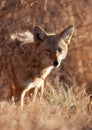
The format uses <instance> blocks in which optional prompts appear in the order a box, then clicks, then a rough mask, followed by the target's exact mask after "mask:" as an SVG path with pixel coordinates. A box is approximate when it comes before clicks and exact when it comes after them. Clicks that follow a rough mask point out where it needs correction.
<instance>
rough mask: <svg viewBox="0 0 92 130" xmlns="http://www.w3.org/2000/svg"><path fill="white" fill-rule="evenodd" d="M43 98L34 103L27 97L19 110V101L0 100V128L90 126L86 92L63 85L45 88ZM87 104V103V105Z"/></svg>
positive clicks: (70, 129) (86, 129)
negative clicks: (56, 87) (48, 89)
mask: <svg viewBox="0 0 92 130" xmlns="http://www.w3.org/2000/svg"><path fill="white" fill-rule="evenodd" d="M45 93H46V98H43V100H42V101H39V98H38V99H37V100H36V102H35V103H32V102H31V101H30V99H28V100H27V103H26V104H25V106H24V110H23V111H21V108H20V103H17V104H15V103H14V102H13V101H8V102H6V101H2V102H0V129H1V130H91V129H92V115H91V113H92V111H91V109H89V108H91V106H90V105H89V103H90V100H89V96H88V95H87V94H86V93H85V91H84V90H81V91H79V92H77V93H76V92H75V91H73V89H68V90H67V92H66V91H65V90H64V89H61V91H59V92H57V91H54V93H51V92H48V91H45ZM89 106H90V107H89Z"/></svg>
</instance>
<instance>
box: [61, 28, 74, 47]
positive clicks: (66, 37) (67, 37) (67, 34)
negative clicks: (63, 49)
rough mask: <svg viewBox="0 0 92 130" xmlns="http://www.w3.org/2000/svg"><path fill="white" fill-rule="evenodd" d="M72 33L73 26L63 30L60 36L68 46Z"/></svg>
mask: <svg viewBox="0 0 92 130" xmlns="http://www.w3.org/2000/svg"><path fill="white" fill-rule="evenodd" d="M73 33H74V26H73V25H71V26H69V27H68V28H67V29H65V30H64V31H63V32H62V33H61V34H60V36H61V37H62V38H63V39H64V41H65V42H66V43H67V44H69V43H70V41H71V38H72V35H73Z"/></svg>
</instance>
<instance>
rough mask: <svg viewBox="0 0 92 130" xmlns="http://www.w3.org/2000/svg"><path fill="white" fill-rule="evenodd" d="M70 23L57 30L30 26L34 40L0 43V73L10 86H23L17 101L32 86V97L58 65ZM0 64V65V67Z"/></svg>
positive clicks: (14, 91)
mask: <svg viewBox="0 0 92 130" xmlns="http://www.w3.org/2000/svg"><path fill="white" fill-rule="evenodd" d="M73 32H74V27H73V26H70V27H68V28H67V29H66V30H64V31H63V32H62V33H60V34H55V35H50V34H47V33H46V32H45V31H44V30H43V29H42V28H41V27H39V26H36V27H35V28H34V34H33V36H34V42H32V43H26V44H22V43H21V42H16V41H15V42H10V43H5V44H1V45H0V59H1V62H0V72H1V73H0V74H1V77H7V79H8V81H9V82H10V84H11V88H12V90H13V96H15V95H14V94H16V93H17V90H18V89H23V92H22V95H21V104H22V105H23V99H24V96H25V94H26V92H27V91H29V90H30V89H31V88H35V97H36V94H37V91H38V88H39V87H41V88H42V89H41V96H42V95H43V88H44V80H45V78H46V77H47V75H48V74H49V73H50V71H51V70H52V69H53V68H57V67H59V66H60V64H61V61H62V60H63V59H65V58H66V56H67V52H68V44H69V43H70V40H71V37H72V34H73ZM2 68H3V69H2Z"/></svg>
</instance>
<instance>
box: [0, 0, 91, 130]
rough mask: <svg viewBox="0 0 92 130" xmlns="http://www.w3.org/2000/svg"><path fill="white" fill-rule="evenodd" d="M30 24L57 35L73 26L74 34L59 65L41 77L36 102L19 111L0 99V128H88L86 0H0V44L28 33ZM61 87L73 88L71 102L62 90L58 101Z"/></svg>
mask: <svg viewBox="0 0 92 130" xmlns="http://www.w3.org/2000/svg"><path fill="white" fill-rule="evenodd" d="M35 25H40V26H41V27H43V28H44V29H45V30H46V31H47V32H49V33H53V32H56V33H58V32H60V31H62V30H63V29H65V28H66V27H68V26H70V25H74V26H75V33H74V36H73V38H72V41H71V45H70V47H69V53H68V56H67V58H66V60H64V61H63V62H62V64H61V66H60V68H59V69H57V70H53V71H52V72H51V74H50V75H49V76H48V77H47V79H46V85H45V86H46V90H45V91H46V92H45V94H44V99H43V101H42V102H39V100H38V101H37V102H36V103H35V104H32V103H30V102H29V103H28V105H25V109H24V112H21V110H20V106H19V103H18V104H17V105H15V104H14V102H13V101H9V102H6V100H4V101H1V102H0V129H2V130H8V129H10V130H12V129H13V130H18V129H19V130H21V129H22V130H69V129H71V130H91V129H92V117H91V116H92V115H91V114H92V111H91V110H92V105H89V104H91V101H90V100H89V96H88V95H87V94H89V93H91V94H92V35H91V33H92V1H91V0H76V1H75V0H1V1H0V42H2V43H5V42H6V41H8V40H9V39H10V35H11V34H13V33H16V32H20V33H21V32H25V31H27V30H29V31H31V32H33V28H34V26H35ZM53 79H54V80H53ZM5 84H6V83H5ZM4 86H6V85H4ZM62 86H64V88H65V89H67V86H68V87H69V90H68V91H69V92H70V90H71V88H75V92H74V93H73V94H74V95H73V96H72V97H73V99H76V100H74V102H71V103H70V101H69V100H68V98H69V97H70V95H72V92H70V93H69V95H68V94H67V93H68V91H67V92H63V99H62V100H60V98H61V97H62V96H61V93H62V92H61V89H62ZM77 88H78V89H77ZM84 88H86V92H87V94H86V92H84V91H83V90H84ZM5 89H7V88H6V87H5V88H3V87H2V86H0V90H1V91H0V97H4V95H5V96H6V97H7V93H9V89H7V91H4V90H5ZM49 91H51V92H49ZM60 92H61V93H60ZM57 93H58V94H57ZM80 93H81V94H80ZM79 94H80V95H81V96H79ZM66 95H68V96H66ZM65 97H67V98H65ZM77 97H80V98H77ZM73 99H72V98H71V100H73ZM62 102H63V103H62ZM71 104H73V105H71ZM63 110H65V111H63Z"/></svg>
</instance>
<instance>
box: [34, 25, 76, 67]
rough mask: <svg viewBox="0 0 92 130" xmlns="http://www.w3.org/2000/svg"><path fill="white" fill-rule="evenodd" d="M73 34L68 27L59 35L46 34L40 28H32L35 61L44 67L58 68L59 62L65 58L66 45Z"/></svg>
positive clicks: (71, 29) (72, 28) (72, 29)
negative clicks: (38, 61)
mask: <svg viewBox="0 0 92 130" xmlns="http://www.w3.org/2000/svg"><path fill="white" fill-rule="evenodd" d="M73 32H74V27H73V26H70V27H68V28H67V29H65V30H64V31H63V32H61V33H59V34H54V35H51V34H48V33H47V32H46V31H44V30H43V29H42V28H41V27H39V26H36V27H35V28H34V41H35V44H36V46H37V49H36V55H37V59H38V60H40V61H41V63H42V64H44V65H45V66H47V67H48V66H53V67H59V66H60V64H61V61H62V60H63V59H65V58H66V56H67V53H68V45H69V43H70V41H71V37H72V35H73Z"/></svg>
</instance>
